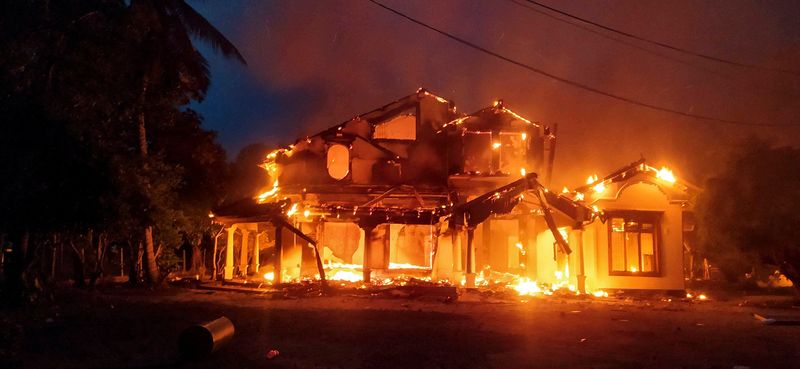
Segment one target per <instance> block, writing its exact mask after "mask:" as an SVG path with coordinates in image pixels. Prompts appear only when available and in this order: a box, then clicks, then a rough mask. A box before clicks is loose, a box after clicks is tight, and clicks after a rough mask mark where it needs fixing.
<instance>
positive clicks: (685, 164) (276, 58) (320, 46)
mask: <svg viewBox="0 0 800 369" xmlns="http://www.w3.org/2000/svg"><path fill="white" fill-rule="evenodd" d="M384 3H386V4H388V5H390V6H392V7H394V8H397V9H398V10H401V11H403V12H407V13H408V14H410V15H412V16H414V17H417V18H419V19H421V20H424V21H426V22H429V23H431V24H433V25H435V26H437V27H440V28H442V29H445V30H447V31H448V32H451V33H454V34H457V35H459V36H461V37H463V38H466V39H469V40H470V41H473V42H475V43H477V44H479V45H481V46H484V47H487V48H490V49H492V50H495V51H497V52H500V53H502V54H504V55H508V56H509V57H512V58H515V59H519V60H522V61H524V62H526V63H528V64H531V65H534V66H536V67H538V68H541V69H543V70H546V71H548V72H551V73H553V74H557V75H560V76H563V77H566V78H570V79H573V80H576V81H579V82H582V83H585V84H588V85H592V86H595V87H598V88H601V89H604V90H608V91H609V92H612V93H616V94H619V95H623V96H628V97H632V98H635V99H639V100H642V101H645V102H648V103H652V104H656V105H663V106H667V107H670V108H673V109H676V110H680V111H685V112H692V113H696V114H704V115H711V116H717V117H720V118H726V119H734V120H750V121H760V122H783V123H788V122H794V123H798V122H800V119H798V117H800V104H797V101H798V97H800V78H799V77H797V76H794V77H793V76H788V75H782V74H776V73H769V72H761V71H757V70H749V69H743V68H736V67H731V66H726V65H722V64H719V63H714V62H709V61H704V60H699V59H697V58H693V57H688V56H685V55H680V54H676V53H674V52H669V51H665V50H663V49H660V50H658V52H662V53H667V54H669V55H670V56H671V57H673V58H677V59H680V60H682V61H683V63H676V62H675V61H671V60H667V59H665V58H662V57H659V56H656V55H653V54H652V53H647V52H642V51H641V50H637V49H635V48H631V47H629V46H626V45H623V44H620V43H618V42H615V41H613V40H609V39H607V38H603V37H599V36H597V35H595V34H592V33H588V32H586V31H584V30H581V29H579V28H576V27H573V26H570V25H568V24H564V23H563V22H559V21H556V20H553V19H552V18H550V17H546V16H543V15H541V14H538V13H535V12H532V11H530V10H528V9H525V8H523V7H521V6H519V5H517V4H514V3H513V2H511V1H500V0H498V1H457V0H442V1H436V2H428V1H398V0H385V1H384ZM547 3H549V4H552V5H553V6H555V7H558V8H561V9H563V10H565V11H568V12H571V13H574V14H576V15H579V16H581V17H584V18H588V19H591V20H594V21H596V22H599V23H603V24H607V25H611V26H613V27H616V28H618V29H621V30H624V31H628V32H631V33H635V34H637V35H640V36H642V37H646V38H650V39H655V40H658V41H662V42H665V43H669V44H674V45H678V46H681V47H683V48H686V49H691V50H697V51H701V52H703V53H707V54H711V55H715V56H719V57H722V58H727V59H733V60H738V61H742V62H745V63H753V64H760V65H765V66H771V67H777V68H785V69H794V70H800V22H798V19H800V2H791V1H755V0H731V1H724V2H696V1H669V2H664V1H655V0H646V1H640V0H625V1H623V0H619V1H612V0H598V1H570V2H555V1H547ZM192 4H193V5H194V6H195V7H196V8H197V10H198V11H199V12H200V13H201V14H203V15H204V16H206V17H207V18H208V19H209V20H210V21H211V22H212V23H213V24H214V25H215V26H217V28H219V29H220V30H221V31H222V32H223V33H225V34H226V35H227V36H228V37H229V38H230V39H231V40H232V41H233V42H234V43H235V44H236V45H237V46H238V47H239V49H240V51H241V52H242V54H243V55H244V56H245V58H246V59H247V60H248V65H247V66H242V65H238V64H236V63H234V62H232V61H227V60H224V59H222V58H220V57H219V56H217V55H215V54H213V53H212V52H211V51H210V50H208V49H207V48H206V47H202V48H201V51H203V52H204V54H205V55H206V56H207V57H208V59H209V60H210V63H211V71H212V85H211V89H210V90H209V92H208V96H207V98H206V100H205V101H204V102H202V103H200V104H195V105H194V106H193V107H194V108H195V109H197V110H198V111H200V112H201V113H202V114H203V116H204V117H205V125H206V127H208V128H210V129H214V130H216V131H218V132H219V137H220V141H221V143H222V144H223V145H224V147H225V148H226V150H227V151H228V154H229V156H231V157H234V156H235V155H236V153H237V152H238V150H239V149H241V148H242V147H243V146H245V145H247V144H250V143H254V142H266V143H268V144H271V145H277V144H287V143H291V142H292V141H293V140H294V139H295V138H296V137H298V136H300V135H303V134H305V133H310V132H314V131H317V130H320V129H322V128H325V127H327V126H330V125H333V124H336V123H339V122H341V121H344V120H347V119H349V118H350V117H352V116H355V115H357V114H359V113H362V112H365V111H368V110H371V109H373V108H375V107H378V106H381V105H384V104H385V103H388V102H390V101H393V100H395V99H397V98H399V97H401V96H404V95H407V94H410V93H412V92H413V91H414V90H416V89H417V88H418V87H421V86H424V87H426V88H427V89H429V90H431V91H433V92H435V93H438V94H439V95H441V96H443V97H446V98H448V99H451V100H454V101H455V102H456V105H457V107H458V109H459V111H462V112H472V111H475V110H478V109H480V108H482V107H485V106H487V105H489V104H490V103H491V101H492V100H494V99H496V98H503V99H504V100H505V101H506V104H507V105H508V106H509V107H511V108H512V109H514V110H516V111H517V112H519V113H520V114H522V115H524V116H526V117H528V118H530V119H531V120H534V121H541V122H542V123H544V124H546V125H554V124H558V127H559V128H558V129H559V138H558V149H557V155H556V171H557V172H558V173H557V174H556V180H557V183H558V180H559V179H560V180H562V181H563V182H564V183H572V184H574V182H575V179H576V178H585V177H586V176H587V175H589V174H592V173H600V174H602V173H605V172H607V171H609V170H612V169H614V168H615V167H618V166H621V165H624V164H626V163H629V162H631V161H634V160H636V159H638V158H639V156H640V155H644V156H645V157H646V158H647V159H648V160H649V161H650V162H651V163H652V164H654V165H662V164H668V165H672V166H673V167H675V170H676V173H677V174H678V175H683V174H685V175H687V176H689V177H691V178H695V179H697V180H699V179H701V178H702V176H703V174H705V173H708V172H709V171H710V170H713V168H714V167H715V166H716V165H717V162H718V160H719V159H720V158H721V157H722V155H723V153H724V152H726V150H729V149H730V147H731V145H732V143H734V142H736V141H737V140H738V139H740V138H741V137H743V136H746V135H749V134H759V135H762V136H765V137H768V138H771V139H774V140H776V141H778V142H781V143H793V144H798V142H797V140H800V131H798V129H794V128H792V129H787V128H763V129H761V128H746V127H740V126H730V125H720V124H713V123H708V122H703V121H698V120H694V119H690V118H685V117H681V116H676V115H671V114H666V113H662V112H656V111H652V110H648V109H645V108H641V107H637V106H633V105H629V104H625V103H621V102H618V101H614V100H610V99H608V98H606V97H602V96H598V95H595V94H591V93H588V92H585V91H582V90H579V89H575V88H574V87H570V86H567V85H564V84H562V83H559V82H556V81H553V80H550V79H547V78H544V77H542V76H539V75H536V74H534V73H532V72H529V71H526V70H524V69H521V68H519V67H516V66H514V65H510V64H508V63H505V62H502V61H500V60H498V59H495V58H492V57H489V56H486V55H484V54H481V53H479V52H476V51H474V50H472V49H469V48H466V47H464V46H462V45H459V44H456V43H454V42H452V41H451V40H448V39H446V38H444V37H442V36H440V35H437V34H435V33H432V32H431V31H429V30H426V29H423V28H420V27H419V26H417V25H414V24H412V23H409V22H408V21H406V20H403V19H401V18H399V17H397V16H396V15H393V14H391V13H389V12H387V11H386V10H384V9H381V8H379V7H377V6H375V5H373V4H371V3H370V2H368V1H366V0H363V1H362V0H342V1H286V2H270V1H258V0H249V1H248V0H236V1H216V2H211V1H205V2H196V3H192ZM637 45H640V46H644V47H649V46H647V45H644V44H641V43H637ZM687 64H688V65H687Z"/></svg>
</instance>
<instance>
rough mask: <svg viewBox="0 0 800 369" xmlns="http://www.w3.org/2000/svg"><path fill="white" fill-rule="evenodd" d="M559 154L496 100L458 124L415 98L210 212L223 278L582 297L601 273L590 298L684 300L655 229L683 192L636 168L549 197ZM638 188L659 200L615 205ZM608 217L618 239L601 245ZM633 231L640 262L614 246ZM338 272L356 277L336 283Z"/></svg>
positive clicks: (311, 148) (433, 103)
mask: <svg viewBox="0 0 800 369" xmlns="http://www.w3.org/2000/svg"><path fill="white" fill-rule="evenodd" d="M555 142H556V137H555V135H554V134H552V132H551V130H550V128H549V127H546V126H544V125H542V124H539V123H535V122H531V121H530V120H528V119H526V118H523V117H522V116H520V115H518V114H516V113H515V112H513V111H512V110H510V109H508V108H507V107H506V106H505V105H504V104H503V102H502V101H495V102H494V103H492V105H491V106H488V107H486V108H484V109H481V110H479V111H477V112H475V113H472V114H459V113H458V112H457V111H456V108H455V105H454V104H453V102H451V101H449V100H447V99H444V98H442V97H439V96H436V95H434V94H432V93H430V92H428V91H426V90H424V89H419V90H418V91H417V92H416V93H414V94H411V95H409V96H406V97H404V98H401V99H399V100H397V101H395V102H392V103H390V104H387V105H385V106H383V107H380V108H378V109H375V110H372V111H370V112H367V113H364V114H361V115H359V116H357V117H354V118H353V119H351V120H348V121H346V122H343V123H341V124H338V125H335V126H333V127H331V128H329V129H326V130H324V131H322V132H319V133H317V134H315V135H311V136H308V137H303V138H301V139H298V140H297V141H296V142H295V143H294V144H293V145H290V146H289V147H286V148H282V149H279V150H276V151H274V152H272V153H270V154H269V155H267V157H266V159H265V161H264V164H263V166H264V169H265V170H267V171H268V173H269V175H270V177H271V178H272V179H273V180H274V183H273V184H272V187H271V188H269V189H268V190H266V191H264V193H262V194H260V195H258V196H256V197H255V198H253V199H245V200H242V201H240V202H238V203H234V204H231V205H228V206H225V207H223V208H220V209H217V210H215V212H214V216H215V220H216V221H217V222H218V223H221V224H223V225H225V226H226V227H227V232H228V234H227V236H228V237H227V242H226V251H225V258H224V268H223V273H222V275H223V278H224V279H225V280H232V279H247V278H262V274H263V275H264V276H268V277H269V278H271V279H272V280H273V281H274V282H275V283H281V282H288V281H293V280H299V279H303V278H321V279H322V280H323V281H324V280H325V277H326V275H327V276H328V278H329V279H334V280H336V279H341V278H344V279H360V280H362V281H364V282H370V281H372V280H374V279H375V278H376V277H380V278H391V276H393V275H396V274H398V273H406V272H409V271H414V272H415V273H422V274H425V275H426V277H427V278H431V279H434V280H446V281H449V282H450V283H463V284H464V285H466V286H468V287H470V286H475V285H478V284H481V283H485V281H486V279H487V277H488V276H489V275H490V274H492V273H495V274H498V273H499V274H502V275H512V276H515V277H514V279H515V280H517V282H519V281H521V280H523V279H524V280H526V281H535V283H539V284H547V285H548V286H551V287H550V288H551V289H552V288H553V287H552V286H574V287H573V288H574V289H575V290H578V291H580V292H585V291H587V275H586V274H587V270H592V272H593V273H605V274H606V275H604V276H602V277H598V276H592V277H590V278H589V280H590V282H591V283H592V288H593V289H599V288H617V287H620V286H622V287H625V288H629V287H626V286H628V285H631V286H634V287H630V288H636V285H637V283H639V284H640V285H641V288H658V289H682V280H683V278H682V262H681V263H678V264H677V265H673V263H675V261H674V260H673V259H674V255H673V254H674V253H670V251H667V250H668V249H669V250H671V249H672V248H674V246H671V245H669V243H671V242H673V240H672V235H673V234H672V233H674V232H673V231H674V230H673V229H672V228H669V227H667V228H665V226H664V222H666V224H669V225H671V224H672V222H674V221H675V219H673V217H674V216H675V214H673V213H674V212H675V209H673V208H672V206H673V205H674V206H678V207H679V210H678V214H677V216H678V217H680V216H681V214H682V213H681V211H682V210H680V209H682V208H685V206H686V204H687V203H688V202H689V200H690V199H689V198H688V197H686V196H684V197H681V195H680V194H686V193H687V191H689V190H690V188H689V187H688V186H685V185H683V186H684V187H680V186H681V185H676V184H675V181H674V178H672V180H671V181H670V180H669V179H667V180H665V179H662V178H661V177H659V176H658V171H657V170H656V171H655V172H653V170H654V169H653V170H651V169H652V168H651V167H649V166H647V165H646V164H644V161H640V162H636V163H634V164H632V165H630V166H627V167H625V168H623V169H621V170H619V171H616V172H614V173H612V174H611V175H609V176H606V177H604V178H602V179H599V178H594V179H593V180H592V181H590V182H591V183H589V184H587V185H586V186H583V187H579V188H577V189H576V190H575V191H566V192H564V193H556V192H553V191H550V190H549V189H548V188H546V186H545V185H544V184H543V183H548V181H549V177H550V175H551V173H552V169H553V168H552V163H553V158H554V155H555ZM652 173H655V174H654V177H653V178H655V179H652V178H650V176H649V174H652ZM643 183H648V184H651V185H654V186H656V187H657V188H658V189H657V192H658V193H657V194H656V193H652V192H651V191H650V192H649V191H644V192H642V191H638V190H637V191H638V192H637V195H636V196H637V198H636V199H635V201H634V203H633V204H631V203H629V202H626V201H620V200H621V199H627V197H628V196H627V192H628V191H629V190H628V188H637V189H638V187H637V186H638V185H641V184H643ZM606 186H608V187H609V188H611V187H616V192H615V193H614V194H613V195H612V194H611V191H610V190H609V191H608V192H606V191H605V187H606ZM601 187H602V190H601ZM639 192H642V193H643V195H641V194H638V193H639ZM587 194H589V196H588V197H589V198H588V199H587ZM640 195H641V196H640ZM659 196H666V197H667V200H666V201H665V202H664V201H661V200H662V199H661V198H659ZM643 209H647V210H643ZM642 211H643V213H637V212H642ZM620 214H622V215H620ZM623 215H624V216H623ZM640 216H642V217H641V219H644V220H646V221H647V222H649V223H646V224H647V226H645V225H644V224H640V221H641V219H640ZM609 219H611V220H612V222H611V223H613V222H616V223H614V224H616V225H615V226H614V227H616V228H613V229H612V228H608V230H609V231H608V232H609V233H608V237H601V236H602V233H604V230H605V229H606V228H607V227H611V223H609V222H608V220H609ZM620 219H621V222H622V223H621V225H620V224H617V223H620V221H619V220H620ZM626 222H627V223H626ZM606 223H608V226H606ZM637 227H638V228H637ZM643 227H644V228H643ZM648 227H649V228H648ZM645 228H646V229H645ZM634 231H635V232H636V233H635V237H636V239H637V241H636V246H635V250H634V247H633V244H632V243H631V244H630V245H628V244H626V243H625V240H624V239H623V241H622V246H620V245H619V243H620V241H619V240H618V238H619V237H618V236H619V235H618V234H617V233H619V232H622V233H621V234H622V235H623V236H624V237H627V238H630V237H632V235H634ZM681 232H682V231H681V230H678V231H677V233H678V234H679V235H680V233H681ZM642 235H644V237H643V236H642ZM589 236H591V237H589ZM604 238H605V239H606V241H605V246H606V248H607V250H605V251H601V250H600V248H601V244H603V242H601V239H604ZM681 239H682V237H681ZM631 242H632V241H631ZM678 242H679V244H678V246H677V247H678V253H680V252H681V251H680V250H681V240H678ZM620 247H621V248H620ZM620 255H621V256H620ZM588 257H591V258H592V259H591V260H588V259H587V258H588ZM620 260H622V261H621V264H620ZM262 261H264V263H263V264H262ZM634 261H636V262H635V263H634ZM600 262H608V263H609V268H607V269H602V268H598V267H596V265H597V264H598V263H600ZM667 263H669V264H667ZM627 264H631V265H627ZM633 264H635V265H636V266H635V269H636V270H631V269H629V268H628V267H629V266H631V268H634V267H633V266H632V265H633ZM587 265H589V266H590V268H587ZM620 265H622V266H620ZM342 268H349V269H351V272H348V273H338V274H341V275H342V277H341V278H339V277H337V271H341V269H342ZM620 268H621V270H620ZM676 268H678V269H677V273H678V274H680V275H681V277H680V281H681V285H678V284H677V283H675V281H676V277H675V275H674V274H675V273H676V272H675V270H676ZM326 270H327V271H328V273H326ZM352 270H357V271H358V272H360V273H353V272H352ZM570 270H572V271H573V273H572V274H570ZM620 273H622V274H620ZM358 274H360V275H358ZM620 278H621V279H620ZM631 278H633V279H634V280H635V279H640V278H651V280H650V282H653V281H655V283H640V282H641V281H640V282H636V281H634V280H631Z"/></svg>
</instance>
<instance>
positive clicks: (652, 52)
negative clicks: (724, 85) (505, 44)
mask: <svg viewBox="0 0 800 369" xmlns="http://www.w3.org/2000/svg"><path fill="white" fill-rule="evenodd" d="M507 1H509V2H511V3H513V4H514V5H517V6H519V7H522V8H525V9H527V10H529V11H532V12H534V13H537V14H539V15H542V16H545V17H548V18H550V19H552V20H554V21H557V22H560V23H564V24H568V25H570V26H573V27H575V28H578V29H581V30H584V31H586V32H589V33H592V34H595V35H597V36H599V37H602V38H605V39H608V40H612V41H616V42H618V43H620V44H623V45H625V46H628V47H631V48H634V49H637V50H640V51H642V52H645V53H647V54H650V55H655V56H658V57H661V58H664V59H666V60H669V61H672V62H674V63H677V64H683V65H687V66H689V67H693V68H697V69H699V70H702V71H704V72H706V73H708V74H711V75H714V76H717V77H720V78H721V79H722V80H723V81H725V82H731V81H732V78H733V76H731V75H730V74H728V73H723V72H720V71H719V70H716V69H713V68H709V67H706V66H703V65H699V64H695V63H692V62H689V61H687V60H683V59H680V58H677V57H674V56H672V55H668V54H665V53H663V52H659V51H656V50H653V49H649V48H647V47H644V46H640V45H637V44H635V43H633V42H630V41H626V40H625V39H623V38H619V37H614V36H612V35H609V34H607V33H605V32H601V31H599V30H597V29H594V28H591V27H588V26H584V25H583V24H581V23H577V22H571V21H569V20H568V19H564V18H559V17H558V16H556V15H553V14H551V13H548V12H546V11H544V10H539V9H537V8H536V7H534V6H532V5H529V4H526V3H523V2H521V1H524V0H507ZM744 83H745V84H746V85H750V86H751V87H755V88H759V89H763V90H764V91H769V92H773V93H782V91H777V90H776V89H774V88H772V87H771V86H768V85H764V84H761V83H758V82H757V81H755V80H752V79H751V80H747V81H745V82H744ZM753 93H754V94H758V93H759V92H757V91H753Z"/></svg>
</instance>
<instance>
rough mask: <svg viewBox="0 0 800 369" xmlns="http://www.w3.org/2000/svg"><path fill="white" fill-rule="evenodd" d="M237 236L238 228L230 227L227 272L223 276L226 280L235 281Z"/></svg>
mask: <svg viewBox="0 0 800 369" xmlns="http://www.w3.org/2000/svg"><path fill="white" fill-rule="evenodd" d="M234 235H236V226H235V225H232V226H230V227H228V243H227V244H226V245H225V271H224V275H223V276H222V277H223V279H225V280H231V279H233V241H234Z"/></svg>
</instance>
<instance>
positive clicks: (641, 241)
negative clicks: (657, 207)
mask: <svg viewBox="0 0 800 369" xmlns="http://www.w3.org/2000/svg"><path fill="white" fill-rule="evenodd" d="M659 218H660V214H659V213H655V212H640V211H636V212H609V221H608V253H609V261H608V267H609V275H631V276H645V277H647V276H658V275H659V272H660V269H659V256H658V255H659V252H658V247H659V244H658V240H659V236H658V233H659V232H658V224H659Z"/></svg>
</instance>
